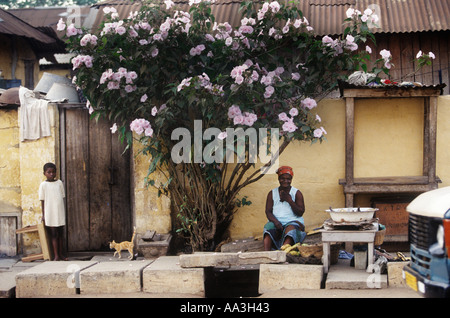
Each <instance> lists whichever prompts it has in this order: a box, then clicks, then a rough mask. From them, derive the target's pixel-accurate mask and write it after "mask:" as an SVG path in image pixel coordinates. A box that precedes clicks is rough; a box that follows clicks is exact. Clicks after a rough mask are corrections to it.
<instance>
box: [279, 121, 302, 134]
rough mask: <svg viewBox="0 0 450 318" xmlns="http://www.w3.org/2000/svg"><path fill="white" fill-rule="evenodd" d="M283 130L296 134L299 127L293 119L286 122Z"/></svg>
mask: <svg viewBox="0 0 450 318" xmlns="http://www.w3.org/2000/svg"><path fill="white" fill-rule="evenodd" d="M281 128H282V129H283V131H287V132H294V131H296V130H297V129H298V127H297V126H296V125H295V124H294V122H293V120H292V119H289V120H287V121H285V122H284V124H283V126H282V127H281Z"/></svg>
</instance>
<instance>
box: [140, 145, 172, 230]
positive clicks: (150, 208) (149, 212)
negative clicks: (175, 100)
mask: <svg viewBox="0 0 450 318" xmlns="http://www.w3.org/2000/svg"><path fill="white" fill-rule="evenodd" d="M141 149H142V145H141V144H140V143H139V142H135V143H134V144H133V168H132V170H134V175H133V181H132V182H133V183H134V184H133V186H132V189H134V190H132V191H133V192H132V197H134V199H133V198H132V201H133V205H134V206H133V211H134V217H135V220H136V223H135V224H136V231H137V232H138V233H144V232H145V231H146V230H154V231H156V232H157V233H169V232H170V230H171V219H170V200H169V198H168V197H167V196H164V195H162V196H160V197H158V191H157V190H156V188H155V187H151V186H149V187H147V186H146V185H145V181H144V180H145V177H146V176H147V171H148V166H149V157H148V156H144V155H142V154H139V151H140V150H141ZM152 177H153V178H156V182H155V183H156V184H159V183H160V182H165V181H164V178H161V176H160V175H159V174H158V173H154V174H153V175H152ZM159 180H161V181H159Z"/></svg>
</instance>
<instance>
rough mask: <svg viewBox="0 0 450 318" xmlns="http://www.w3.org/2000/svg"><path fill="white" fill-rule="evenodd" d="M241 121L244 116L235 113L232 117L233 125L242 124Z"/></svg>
mask: <svg viewBox="0 0 450 318" xmlns="http://www.w3.org/2000/svg"><path fill="white" fill-rule="evenodd" d="M243 122H244V116H242V115H237V116H235V117H234V118H233V124H235V125H239V124H242V123H243Z"/></svg>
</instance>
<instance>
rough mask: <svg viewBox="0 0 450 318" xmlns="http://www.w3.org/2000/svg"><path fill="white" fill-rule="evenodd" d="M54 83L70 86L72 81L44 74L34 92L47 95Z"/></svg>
mask: <svg viewBox="0 0 450 318" xmlns="http://www.w3.org/2000/svg"><path fill="white" fill-rule="evenodd" d="M54 83H63V84H72V81H71V80H70V79H68V78H67V77H64V76H59V75H56V74H52V73H47V72H44V74H43V75H42V77H41V79H40V80H39V83H38V84H37V85H36V87H35V88H34V91H36V92H40V93H44V94H47V93H48V92H49V90H50V89H51V88H52V86H53V84H54Z"/></svg>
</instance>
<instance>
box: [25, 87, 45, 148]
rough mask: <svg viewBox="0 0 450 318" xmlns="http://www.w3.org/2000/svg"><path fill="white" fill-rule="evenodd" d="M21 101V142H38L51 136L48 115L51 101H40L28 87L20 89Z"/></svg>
mask: <svg viewBox="0 0 450 318" xmlns="http://www.w3.org/2000/svg"><path fill="white" fill-rule="evenodd" d="M19 99H20V107H21V111H20V140H21V141H24V140H36V139H39V138H42V137H47V136H50V135H51V131H50V118H49V114H48V103H49V101H47V100H43V99H38V98H36V97H35V95H34V92H33V91H31V90H29V89H28V88H26V87H22V86H21V87H20V89H19Z"/></svg>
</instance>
